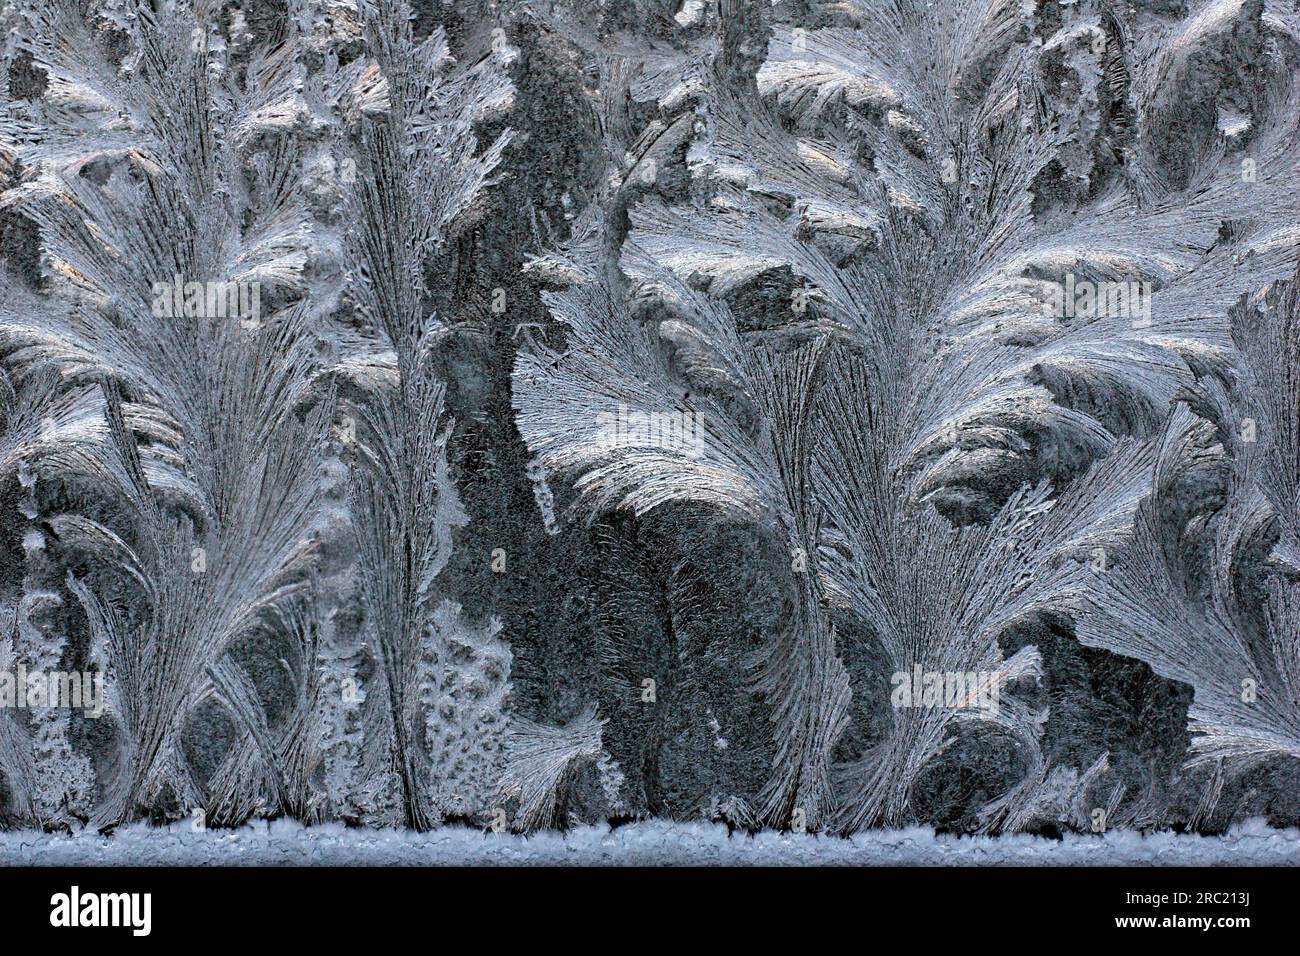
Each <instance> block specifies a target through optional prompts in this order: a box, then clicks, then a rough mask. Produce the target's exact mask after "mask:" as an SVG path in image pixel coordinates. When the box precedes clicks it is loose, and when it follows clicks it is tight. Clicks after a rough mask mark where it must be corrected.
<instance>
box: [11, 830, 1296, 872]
mask: <svg viewBox="0 0 1300 956" xmlns="http://www.w3.org/2000/svg"><path fill="white" fill-rule="evenodd" d="M203 864H211V865H217V866H230V865H235V866H266V865H286V864H289V865H295V864H296V865H313V864H315V865H348V864H352V865H377V866H403V865H408V866H421V865H495V866H553V865H557V864H559V865H568V866H584V865H588V866H590V865H595V866H611V865H613V866H619V865H624V866H652V865H683V866H719V865H722V866H746V865H751V866H753V865H762V866H772V865H776V866H810V865H811V866H817V865H831V866H845V865H848V866H855V865H856V866H895V865H931V866H1189V865H1190V866H1216V865H1228V866H1300V830H1296V829H1286V830H1278V829H1273V828H1271V827H1269V826H1268V825H1267V823H1265V822H1264V821H1263V820H1250V821H1247V822H1245V823H1242V824H1238V825H1237V826H1234V827H1233V828H1232V829H1231V830H1230V831H1229V832H1228V833H1227V834H1226V835H1225V836H1221V837H1214V836H1196V835H1188V834H1176V833H1154V834H1149V835H1146V836H1144V835H1142V834H1140V833H1135V832H1112V833H1109V834H1106V835H1105V836H1090V835H1083V834H1069V835H1066V836H1065V838H1064V839H1063V840H1051V839H1046V838H1043V837H1035V836H1026V835H1023V834H1017V835H1012V836H1004V837H959V836H955V835H951V834H935V833H934V832H933V831H931V830H929V829H925V828H921V827H913V828H909V829H903V830H880V831H872V832H869V833H863V834H858V835H857V836H854V837H852V838H850V839H842V838H839V837H825V836H814V835H796V834H790V833H775V832H767V833H759V834H756V835H754V836H752V837H751V836H748V835H746V834H744V833H740V832H737V833H736V834H734V835H732V836H728V835H727V830H726V828H725V827H723V826H721V825H715V824H705V823H668V822H661V821H652V822H646V823H634V824H628V825H625V826H621V827H618V828H617V829H614V830H610V829H609V828H608V827H605V826H600V827H596V826H588V827H579V828H576V829H574V830H571V831H569V832H568V833H564V834H560V833H542V834H536V835H533V836H529V837H520V836H513V835H508V834H494V833H481V832H478V831H473V830H468V829H450V828H449V829H441V830H434V831H432V832H429V833H423V834H420V833H413V832H409V831H399V830H361V829H347V828H346V827H343V826H340V825H338V824H326V825H322V826H316V827H309V828H308V827H303V826H301V825H299V824H297V823H294V822H292V821H276V822H274V823H271V824H269V825H268V824H266V823H261V824H257V825H254V826H248V827H244V828H242V829H239V830H213V831H208V832H205V833H195V832H192V831H191V829H190V827H189V824H188V823H180V824H175V825H173V826H171V827H167V828H156V827H149V826H146V825H143V824H135V825H132V826H129V827H125V828H123V829H121V830H119V831H117V833H115V834H114V835H113V836H111V837H103V836H100V835H98V834H96V833H93V832H82V833H79V834H76V835H74V836H66V835H61V834H43V833H34V832H30V831H18V832H7V833H0V865H4V866H97V865H98V866H158V865H161V866H168V865H177V866H179V865H203Z"/></svg>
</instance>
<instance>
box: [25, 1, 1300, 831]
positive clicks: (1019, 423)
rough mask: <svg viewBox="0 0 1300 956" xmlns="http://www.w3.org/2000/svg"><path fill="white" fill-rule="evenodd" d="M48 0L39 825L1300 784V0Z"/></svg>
mask: <svg viewBox="0 0 1300 956" xmlns="http://www.w3.org/2000/svg"><path fill="white" fill-rule="evenodd" d="M0 24H2V25H3V31H0V32H2V33H3V37H4V39H3V41H0V57H2V59H3V64H2V66H3V69H2V70H0V529H2V530H3V533H0V828H3V829H12V830H20V831H26V830H39V831H45V832H51V833H53V832H63V833H78V832H82V831H86V832H96V831H100V832H103V833H104V834H113V833H119V832H123V831H130V830H131V829H132V828H144V827H149V826H159V825H162V826H173V827H180V826H184V827H189V826H190V821H201V829H196V830H194V831H193V832H194V833H196V834H197V833H200V832H208V831H213V832H222V831H226V830H230V829H238V828H245V827H247V826H248V825H250V824H253V823H256V822H258V821H263V820H270V819H279V818H288V819H290V820H293V821H296V822H297V823H298V824H301V825H303V826H304V827H307V826H316V825H321V824H324V825H334V824H338V825H346V826H348V827H349V828H351V829H350V830H349V832H352V830H357V831H359V832H373V831H376V830H379V829H389V830H392V829H398V830H402V831H409V832H410V833H412V834H419V833H424V832H425V831H430V830H437V831H438V832H443V830H454V829H455V828H472V829H474V830H475V831H480V830H481V831H486V832H487V834H492V835H495V836H499V837H500V838H501V839H502V840H506V841H508V840H513V839H516V837H515V836H514V834H526V833H531V832H534V831H537V830H546V829H559V830H568V829H571V828H573V827H575V826H581V825H600V826H603V825H605V824H607V823H609V822H610V821H616V822H620V823H621V822H627V821H635V824H636V825H642V824H646V825H649V824H655V825H657V824H659V823H662V824H664V825H665V826H666V825H668V824H669V823H671V824H672V825H677V824H681V825H689V826H701V827H714V826H717V827H723V826H725V827H726V828H728V829H729V830H730V829H736V828H742V829H746V830H752V831H757V830H764V829H766V830H773V831H788V832H791V833H792V834H794V835H796V836H798V835H803V834H825V835H827V836H845V835H850V834H860V833H862V832H864V831H875V830H887V829H892V828H899V827H908V826H916V825H919V826H930V827H934V828H936V830H937V831H939V832H942V833H961V834H975V833H982V834H990V835H995V836H996V835H1002V834H1008V833H1011V832H1016V831H1029V832H1031V833H1040V834H1041V833H1048V832H1070V833H1076V834H1111V833H1114V832H1116V831H1141V832H1149V831H1153V830H1190V831H1198V832H1200V831H1204V832H1209V831H1215V830H1221V829H1223V828H1224V827H1226V826H1228V825H1230V824H1233V823H1236V822H1239V821H1242V820H1247V819H1250V818H1252V817H1259V816H1261V815H1263V814H1265V813H1267V814H1269V816H1270V820H1271V821H1273V822H1274V823H1278V822H1285V823H1287V824H1295V823H1297V822H1300V802H1297V800H1296V797H1295V795H1294V793H1293V792H1292V791H1293V790H1294V788H1293V787H1291V788H1288V787H1287V786H1286V785H1285V782H1286V780H1289V779H1290V777H1288V776H1287V775H1288V774H1294V772H1295V763H1294V762H1295V761H1296V760H1297V759H1298V758H1300V657H1298V656H1297V647H1296V639H1295V634H1296V629H1297V627H1300V616H1298V615H1300V593H1298V592H1297V591H1296V587H1297V581H1298V580H1300V513H1298V512H1297V502H1298V501H1300V466H1298V465H1297V461H1298V460H1300V413H1298V409H1300V386H1298V385H1297V383H1298V382H1300V364H1298V363H1300V333H1297V328H1298V323H1300V308H1298V307H1297V289H1298V288H1300V272H1298V271H1297V261H1298V260H1300V232H1298V231H1297V227H1296V216H1295V211H1296V208H1297V197H1298V196H1300V129H1298V128H1297V119H1298V117H1300V70H1298V69H1297V65H1298V64H1300V27H1298V24H1300V21H1298V20H1297V18H1296V16H1295V12H1294V10H1292V9H1289V7H1288V5H1287V4H1286V3H1274V2H1272V0H1269V2H1265V3H1261V2H1232V0H1215V2H1210V0H1197V2H1189V3H1186V4H1181V5H1180V4H1167V3H1154V2H1141V3H1138V4H1136V5H1131V6H1130V5H1122V4H1120V5H1116V4H1105V3H1083V2H1081V3H1055V2H1050V3H1034V2H1022V0H979V2H974V3H971V2H956V0H935V2H930V3H913V2H901V0H899V2H895V0H838V2H824V3H823V2H807V3H734V2H731V0H724V2H699V0H629V2H627V3H618V4H614V3H604V2H598V0H553V2H550V0H548V2H538V3H533V2H528V3H522V2H521V3H517V4H503V3H498V4H493V3H479V2H476V0H473V2H471V0H449V2H445V3H435V4H414V3H407V2H406V0H289V2H287V3H281V4H269V3H268V4H262V3H233V2H223V0H215V2H191V0H177V2H174V3H172V2H169V3H147V2H143V0H39V2H38V0H13V2H10V3H7V4H6V5H5V6H4V8H3V12H0ZM20 675H22V676H21V677H20ZM1279 793H1284V794H1285V796H1277V794H1279ZM1270 795H1272V796H1270ZM132 832H134V831H132ZM1012 842H1014V841H1012Z"/></svg>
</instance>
